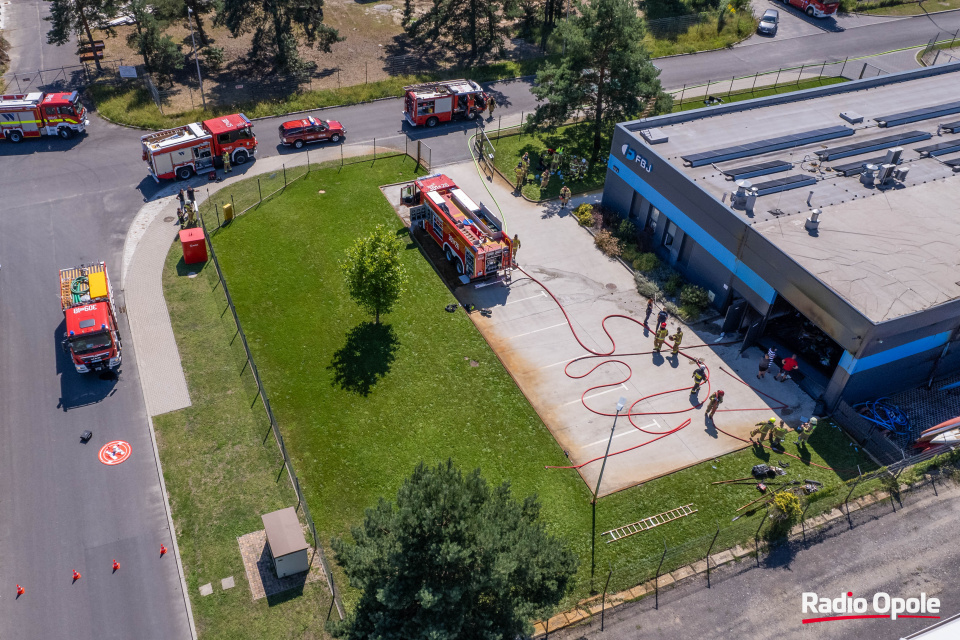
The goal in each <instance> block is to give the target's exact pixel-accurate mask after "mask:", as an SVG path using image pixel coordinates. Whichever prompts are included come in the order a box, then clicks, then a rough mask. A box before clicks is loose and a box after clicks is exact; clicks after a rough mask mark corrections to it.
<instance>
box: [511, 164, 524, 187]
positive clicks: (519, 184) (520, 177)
mask: <svg viewBox="0 0 960 640" xmlns="http://www.w3.org/2000/svg"><path fill="white" fill-rule="evenodd" d="M513 172H514V174H516V176H517V191H520V187H522V186H523V182H524V180H523V179H524V178H525V177H526V176H527V169H526V167H525V166H524V164H523V163H522V162H518V163H517V168H516V169H514V170H513Z"/></svg>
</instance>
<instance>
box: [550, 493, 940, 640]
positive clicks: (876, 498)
mask: <svg viewBox="0 0 960 640" xmlns="http://www.w3.org/2000/svg"><path fill="white" fill-rule="evenodd" d="M925 484H927V482H925V481H923V480H921V481H918V482H916V483H914V484H912V485H901V486H900V489H899V491H898V493H902V492H903V491H909V490H914V489H918V488H920V487H921V486H923V485H925ZM887 498H891V495H890V492H889V491H876V492H871V493H868V494H866V495H864V496H861V497H859V498H857V499H856V500H854V501H852V502H851V503H849V504H848V505H847V511H846V513H845V512H844V511H843V510H842V509H840V506H841V505H838V506H836V507H833V508H832V509H830V510H829V511H826V512H824V513H823V514H821V515H818V516H813V517H811V518H810V519H809V520H808V521H807V522H808V523H809V525H810V527H811V529H814V528H819V527H821V526H823V525H825V524H827V523H830V522H834V521H836V520H839V519H840V518H844V517H847V516H848V515H849V514H850V513H852V512H854V511H859V510H861V509H863V508H866V507H868V506H870V505H873V504H876V503H878V502H882V501H883V500H886V499H887ZM805 531H806V527H804V526H803V523H798V524H797V525H795V526H794V527H793V528H792V529H791V530H790V533H789V534H788V535H787V537H786V540H788V541H789V540H796V539H797V538H800V537H802V536H804V535H805ZM770 546H771V545H770V543H767V542H761V543H760V545H759V546H756V545H755V543H754V542H753V541H748V542H747V543H746V544H745V545H741V544H738V545H735V546H734V547H732V548H730V549H724V550H722V551H719V552H717V553H714V554H713V555H711V556H709V557H708V558H707V559H706V560H698V561H696V562H693V563H691V564H687V565H683V566H682V567H679V568H678V569H675V570H674V571H672V572H670V573H666V574H664V575H662V576H660V578H659V583H658V580H657V579H656V578H654V579H653V580H648V581H646V582H644V583H641V584H639V585H637V586H636V587H633V588H632V589H627V590H624V591H621V592H619V593H615V594H611V595H608V596H607V605H606V606H605V607H604V605H603V603H601V602H600V598H601V596H599V595H596V596H592V597H590V598H587V599H586V600H582V601H581V602H579V603H577V605H576V606H574V607H573V608H572V609H569V610H567V611H564V612H561V613H558V614H556V615H554V616H553V617H551V618H549V619H548V620H546V621H542V620H541V621H537V622H535V623H534V634H533V638H537V639H540V638H545V637H546V636H547V634H548V633H549V632H553V631H557V630H559V629H564V628H566V627H570V626H573V625H574V624H576V623H579V622H583V621H584V620H588V619H590V618H592V617H593V616H594V615H597V614H599V613H600V612H601V610H602V609H612V608H614V607H618V606H620V605H622V604H627V603H629V602H634V601H636V600H639V599H641V598H643V597H644V596H647V595H649V594H650V593H653V592H655V591H656V590H657V588H658V587H659V586H663V587H667V586H669V585H672V584H678V583H680V582H681V581H683V580H687V579H688V578H694V577H696V576H698V575H701V574H705V573H706V572H707V567H708V565H711V564H712V567H720V566H723V565H725V564H729V563H731V562H734V561H739V560H741V559H742V558H745V557H748V556H753V555H754V554H758V553H759V552H760V551H763V550H764V549H767V548H769V547H770ZM711 561H712V562H711Z"/></svg>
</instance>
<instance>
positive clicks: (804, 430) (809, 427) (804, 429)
mask: <svg viewBox="0 0 960 640" xmlns="http://www.w3.org/2000/svg"><path fill="white" fill-rule="evenodd" d="M800 427H801V429H800V435H798V436H797V446H800V445H801V444H802V445H803V446H807V440H809V439H810V434H811V433H813V430H814V429H816V428H817V419H816V417H813V418H810V422H808V423H807V424H805V425H800Z"/></svg>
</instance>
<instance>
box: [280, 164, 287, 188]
mask: <svg viewBox="0 0 960 640" xmlns="http://www.w3.org/2000/svg"><path fill="white" fill-rule="evenodd" d="M280 166H281V167H283V187H284V188H286V187H287V165H286V163H284V164H281V165H280Z"/></svg>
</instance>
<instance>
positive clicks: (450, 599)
mask: <svg viewBox="0 0 960 640" xmlns="http://www.w3.org/2000/svg"><path fill="white" fill-rule="evenodd" d="M539 515H540V504H539V502H538V501H537V499H536V497H535V496H530V497H528V498H526V499H524V500H523V501H518V500H516V499H514V497H513V495H512V494H511V491H510V485H509V483H504V484H502V485H500V486H497V487H491V486H489V485H488V484H487V482H486V480H484V479H483V478H482V477H481V476H480V470H479V469H477V470H476V471H474V472H472V473H470V474H467V475H466V476H465V475H463V474H462V473H461V472H460V470H459V469H458V468H457V467H455V466H454V464H453V462H452V461H447V462H446V463H441V464H439V465H437V466H436V467H427V466H425V465H424V464H423V463H420V465H418V466H417V468H416V469H415V470H414V472H413V475H412V476H410V477H409V478H407V480H405V481H404V483H403V485H402V486H401V487H400V489H399V491H398V492H397V499H396V503H391V502H388V501H387V500H384V499H383V498H381V499H380V502H379V503H378V504H377V506H376V507H375V508H373V509H367V512H366V516H365V518H364V521H363V525H362V526H359V527H354V528H353V529H352V530H351V534H352V536H353V539H354V541H355V543H354V544H350V543H348V542H346V541H345V540H343V539H335V540H333V544H332V546H333V550H334V552H335V553H336V557H337V562H338V563H339V564H340V566H341V567H343V570H344V572H345V573H346V574H347V576H348V578H349V579H350V584H351V585H352V586H353V587H355V588H357V589H359V590H360V591H361V595H360V601H359V603H358V604H357V606H356V609H355V610H354V612H353V614H352V616H351V617H349V618H348V619H347V620H346V621H344V623H342V624H340V625H337V626H336V627H334V629H333V630H334V634H335V635H338V636H340V637H343V638H347V639H348V640H360V639H363V640H367V639H368V638H381V639H384V640H386V639H388V638H389V639H396V640H408V639H410V638H432V639H434V640H474V639H477V640H481V639H483V640H486V639H490V638H518V637H526V635H527V634H529V632H531V631H532V628H531V626H530V622H529V621H530V620H531V619H533V618H535V617H537V616H538V615H541V614H543V613H544V612H546V611H547V610H548V609H549V608H550V607H552V606H555V605H556V604H557V603H558V602H559V601H560V599H561V598H562V597H563V595H564V593H565V592H566V589H567V585H568V584H569V582H570V580H571V579H572V577H573V575H574V573H575V572H576V567H577V559H576V556H575V555H574V554H573V553H572V552H570V551H568V550H566V549H565V548H564V547H563V545H562V544H561V543H560V542H559V541H558V540H557V539H556V538H554V537H552V536H550V535H549V534H547V532H546V531H545V528H544V526H543V524H542V523H541V522H540V520H539Z"/></svg>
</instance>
